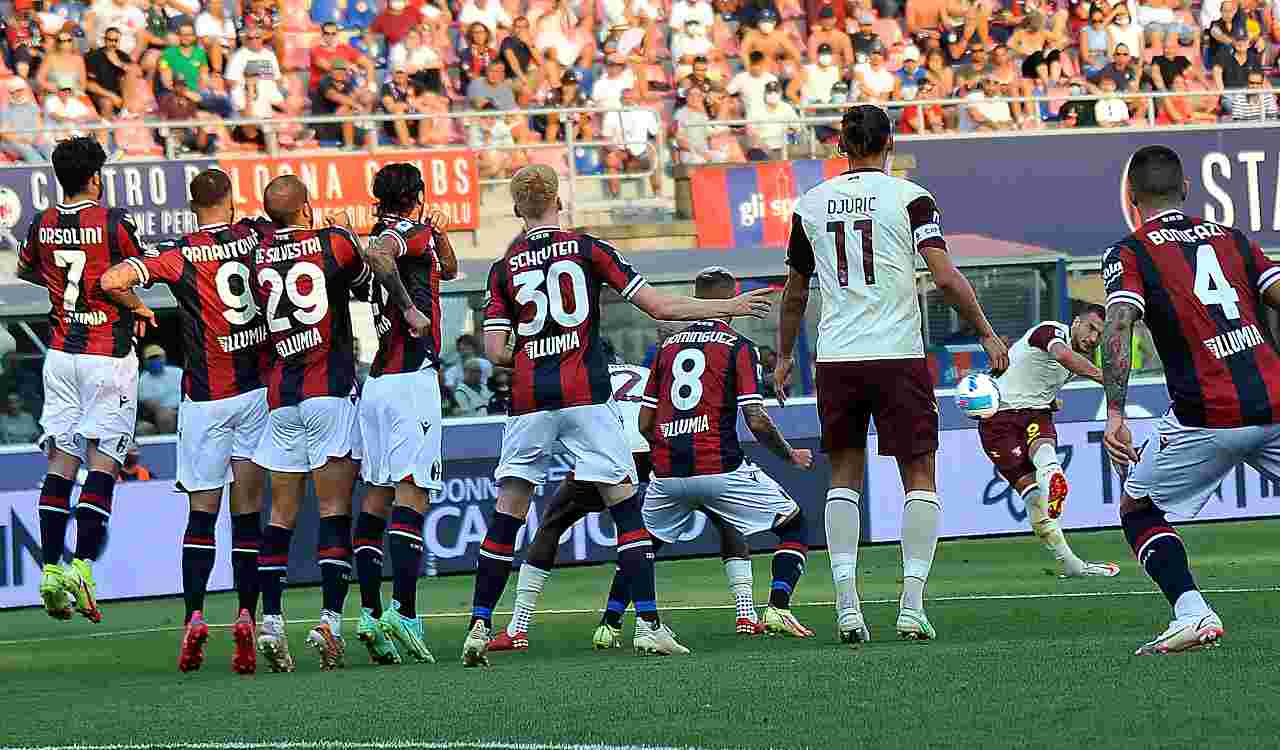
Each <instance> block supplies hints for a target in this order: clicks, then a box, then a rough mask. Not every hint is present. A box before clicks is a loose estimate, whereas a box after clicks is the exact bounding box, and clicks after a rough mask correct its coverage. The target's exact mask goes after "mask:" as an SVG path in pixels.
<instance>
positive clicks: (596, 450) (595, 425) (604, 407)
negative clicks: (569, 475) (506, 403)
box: [494, 400, 637, 485]
mask: <svg viewBox="0 0 1280 750" xmlns="http://www.w3.org/2000/svg"><path fill="white" fill-rule="evenodd" d="M557 441H559V443H560V445H557ZM561 446H563V451H561ZM561 452H563V453H567V454H568V455H570V456H572V457H573V464H574V468H573V473H574V476H576V477H577V478H578V479H579V480H580V481H583V482H600V483H602V484H622V483H624V482H627V481H631V482H636V481H637V476H636V464H635V461H634V460H633V459H632V458H631V444H630V443H629V442H628V440H627V431H626V430H625V429H624V428H623V426H622V412H621V411H620V410H619V409H618V405H617V404H615V403H614V402H613V401H612V400H610V401H609V402H608V403H604V404H590V405H588V406H571V407H569V408H567V409H552V410H549V411H539V412H534V413H532V414H521V415H519V416H516V417H508V418H507V424H506V427H504V428H503V430H502V458H501V459H500V460H499V461H498V470H497V471H495V472H494V478H496V479H497V480H498V481H499V482H501V481H502V480H504V479H508V478H512V477H514V478H517V479H523V480H525V481H526V482H529V483H531V484H535V485H541V484H542V483H543V481H545V479H546V476H547V469H548V467H549V465H550V462H551V457H552V456H553V455H554V454H556V453H561Z"/></svg>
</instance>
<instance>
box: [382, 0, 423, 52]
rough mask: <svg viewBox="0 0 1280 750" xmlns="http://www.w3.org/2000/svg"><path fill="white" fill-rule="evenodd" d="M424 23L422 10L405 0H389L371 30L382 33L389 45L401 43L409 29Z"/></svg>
mask: <svg viewBox="0 0 1280 750" xmlns="http://www.w3.org/2000/svg"><path fill="white" fill-rule="evenodd" d="M419 23H422V12H421V11H419V10H418V9H417V8H416V7H410V6H409V4H408V3H407V2H405V0H389V2H388V3H387V7H386V10H384V11H382V12H381V13H379V14H378V16H377V17H376V18H374V19H373V25H372V26H370V27H369V30H370V31H372V32H373V33H375V34H381V35H382V36H383V38H384V39H386V40H387V46H388V47H390V46H391V45H393V44H399V43H400V42H401V41H402V40H403V39H404V38H405V36H407V35H408V34H409V29H412V28H413V27H414V26H417V25H418V24H419Z"/></svg>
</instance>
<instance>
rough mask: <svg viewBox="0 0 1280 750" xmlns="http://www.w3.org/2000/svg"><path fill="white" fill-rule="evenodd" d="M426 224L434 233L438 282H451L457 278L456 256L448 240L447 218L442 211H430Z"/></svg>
mask: <svg viewBox="0 0 1280 750" xmlns="http://www.w3.org/2000/svg"><path fill="white" fill-rule="evenodd" d="M427 223H429V224H430V225H431V228H432V229H433V230H434V231H435V235H436V258H438V259H439V261H440V280H441V281H452V280H454V279H456V278H458V256H457V254H456V253H454V251H453V243H452V242H451V241H450V240H449V217H448V216H446V215H445V213H444V212H443V211H432V212H431V213H430V214H428V215H427Z"/></svg>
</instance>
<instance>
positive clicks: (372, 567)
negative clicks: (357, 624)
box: [351, 513, 387, 617]
mask: <svg viewBox="0 0 1280 750" xmlns="http://www.w3.org/2000/svg"><path fill="white" fill-rule="evenodd" d="M386 528H387V519H385V518H380V517H378V516H375V515H373V514H372V513H361V514H360V515H359V517H357V518H356V528H355V532H354V533H353V535H352V539H351V546H352V547H354V548H355V553H356V577H357V578H358V579H359V580H360V606H361V607H363V608H364V609H367V610H370V611H371V612H372V613H373V616H374V617H380V616H381V615H382V532H383V531H385V530H386Z"/></svg>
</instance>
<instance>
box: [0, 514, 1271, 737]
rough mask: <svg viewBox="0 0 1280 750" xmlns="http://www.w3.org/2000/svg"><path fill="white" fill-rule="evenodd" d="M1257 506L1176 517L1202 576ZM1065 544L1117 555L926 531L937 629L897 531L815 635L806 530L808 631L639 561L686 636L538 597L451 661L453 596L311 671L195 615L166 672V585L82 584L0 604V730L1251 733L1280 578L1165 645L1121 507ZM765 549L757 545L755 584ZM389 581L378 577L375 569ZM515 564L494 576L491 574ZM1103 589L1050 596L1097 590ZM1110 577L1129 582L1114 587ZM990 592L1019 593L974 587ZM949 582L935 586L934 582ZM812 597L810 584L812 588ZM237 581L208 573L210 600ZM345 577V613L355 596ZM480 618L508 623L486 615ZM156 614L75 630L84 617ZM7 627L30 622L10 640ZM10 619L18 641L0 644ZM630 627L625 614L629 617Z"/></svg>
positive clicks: (567, 577)
mask: <svg viewBox="0 0 1280 750" xmlns="http://www.w3.org/2000/svg"><path fill="white" fill-rule="evenodd" d="M1275 534H1276V527H1275V524H1274V522H1252V523H1238V524H1212V525H1200V526H1193V527H1187V528H1185V529H1184V536H1185V538H1186V540H1187V544H1188V547H1189V549H1190V550H1191V553H1192V555H1193V561H1194V564H1195V566H1196V572H1197V575H1198V578H1199V583H1200V585H1201V587H1202V588H1204V589H1206V590H1213V589H1227V588H1232V589H1273V587H1275V586H1276V579H1275V572H1276V570H1277V565H1278V564H1280V548H1277V545H1276V544H1275V541H1274V540H1275ZM1071 540H1072V542H1073V543H1074V545H1075V547H1076V549H1077V551H1078V552H1079V553H1080V554H1081V555H1082V556H1084V557H1087V558H1090V559H1097V560H1114V561H1117V562H1120V563H1121V565H1122V566H1123V572H1122V573H1121V575H1120V576H1119V577H1117V578H1114V579H1109V580H1102V579H1090V580H1086V581H1070V582H1067V581H1059V580H1057V579H1055V578H1054V577H1053V576H1051V575H1049V574H1048V573H1047V571H1046V567H1047V566H1046V563H1045V561H1046V557H1045V554H1044V553H1043V551H1042V550H1041V549H1040V547H1039V545H1038V544H1037V543H1036V542H1034V541H1033V540H1031V539H1029V538H1019V539H1000V540H981V541H963V542H947V543H944V544H943V545H942V547H941V549H940V550H939V553H938V560H937V562H936V563H935V565H934V569H933V575H932V579H931V580H930V582H929V592H928V594H929V597H930V599H932V601H931V602H930V603H929V605H928V610H929V614H930V618H931V619H932V621H933V623H934V625H935V626H936V627H937V629H938V633H939V640H937V641H936V642H932V643H924V644H918V643H905V642H899V641H896V640H894V639H893V619H894V615H895V612H896V609H895V605H894V604H893V602H894V600H895V599H896V597H897V594H898V586H899V579H900V566H899V562H898V551H897V548H896V547H872V548H866V549H864V550H863V553H862V555H861V560H860V564H859V570H858V578H859V582H860V589H861V592H862V596H863V599H864V600H865V601H867V602H868V603H867V604H866V607H865V611H866V614H867V616H868V618H869V621H870V625H871V627H872V635H873V638H874V639H875V640H874V641H873V642H872V643H870V644H868V645H865V646H863V647H862V648H860V649H858V650H850V649H848V648H845V647H841V646H839V645H838V644H837V643H835V639H834V637H833V633H832V619H833V616H832V610H831V608H830V606H829V605H827V604H825V602H827V601H829V600H830V599H831V584H830V580H831V579H830V575H829V569H828V567H827V560H826V557H825V555H824V554H821V553H815V554H813V555H812V556H811V557H810V562H809V567H808V574H807V575H806V576H805V578H804V579H803V580H802V582H801V586H800V589H799V591H798V592H797V595H798V599H797V602H798V603H797V606H796V608H795V611H796V613H797V614H798V615H799V616H800V618H801V619H802V621H804V622H806V623H807V624H809V625H810V626H811V627H813V628H814V629H815V630H816V631H817V632H818V637H817V638H815V639H812V640H809V641H804V642H801V641H795V640H785V639H780V638H754V639H743V638H739V637H736V636H734V635H733V630H732V623H733V611H732V609H688V610H679V609H674V608H675V607H699V606H724V605H727V604H729V603H730V602H729V597H728V594H727V589H726V586H725V582H724V576H723V574H722V571H721V569H720V565H719V563H718V561H715V560H693V561H682V562H667V563H662V564H660V565H659V566H658V579H659V580H658V583H659V598H660V600H661V602H662V604H663V605H664V606H666V607H671V608H673V609H671V610H669V611H668V613H667V618H668V620H669V622H670V623H671V624H672V625H673V627H674V628H675V629H676V631H677V632H678V633H679V635H680V638H681V640H682V641H683V642H684V643H685V644H686V645H688V646H689V647H690V648H692V649H693V651H694V653H693V655H692V656H690V657H685V658H671V659H642V658H640V657H636V656H634V655H632V654H631V653H630V652H629V651H628V650H625V649H624V650H618V651H613V652H609V653H596V652H593V651H591V650H590V638H591V632H592V629H593V627H594V625H595V622H596V619H597V617H596V615H595V614H558V615H549V614H541V615H539V616H538V617H537V618H536V620H535V623H534V627H533V629H532V632H531V638H532V648H531V650H530V651H529V652H527V653H523V654H495V655H494V656H493V667H492V668H491V669H487V670H464V669H463V668H462V666H461V665H460V664H459V662H458V653H459V650H460V647H461V640H462V635H463V630H464V627H465V624H466V619H465V617H440V618H433V619H431V620H429V621H428V624H427V640H428V645H429V646H430V647H431V648H432V650H433V651H434V653H435V655H436V657H437V658H438V659H439V663H438V664H435V665H420V666H419V665H412V666H410V665H406V666H400V667H373V666H371V665H369V664H368V661H367V656H366V654H365V653H364V651H363V649H362V648H360V647H359V644H358V643H356V642H355V641H354V637H353V636H354V632H355V627H354V623H351V624H349V625H348V626H347V629H346V631H345V632H346V634H347V636H348V638H350V639H351V640H352V646H353V648H352V649H351V650H350V651H349V652H348V656H349V658H348V661H349V662H350V665H349V666H348V668H347V669H346V670H345V671H342V672H338V673H326V674H322V673H321V672H320V671H319V669H318V666H317V663H316V660H315V658H314V656H313V655H312V654H310V653H307V652H306V650H305V648H304V646H303V642H302V641H303V638H304V635H305V630H306V627H307V626H306V625H305V624H303V623H301V622H299V624H298V625H296V626H294V627H292V628H291V630H290V638H291V645H292V647H293V651H294V656H295V658H297V660H298V664H299V668H298V672H297V673H295V674H291V675H273V674H267V673H260V674H258V675H256V676H254V677H249V678H242V677H239V676H237V675H234V674H231V673H230V669H229V659H230V645H231V644H230V637H229V635H230V634H229V631H227V630H225V629H217V630H215V631H214V633H213V637H212V638H211V642H210V645H209V649H208V660H207V661H206V664H205V667H204V670H203V671H201V672H199V673H197V674H192V675H180V674H178V673H177V671H176V666H175V663H176V656H177V644H178V638H179V633H178V632H177V631H176V630H175V628H176V627H177V626H178V625H179V624H180V621H181V615H182V612H181V610H182V607H181V602H180V601H178V600H164V601H147V602H133V603H123V604H114V605H112V604H107V605H105V607H104V608H105V619H104V621H103V622H102V623H101V624H100V625H97V626H93V625H90V624H88V623H86V622H84V621H83V620H77V621H74V622H72V623H55V622H53V621H51V620H49V619H48V618H47V617H45V615H44V614H43V613H42V612H41V611H39V610H21V611H13V612H4V613H0V707H2V708H0V747H3V746H32V745H69V744H76V743H83V744H93V745H100V744H114V743H157V744H164V743H172V742H207V741H212V742H218V741H265V742H284V741H319V742H324V741H361V742H368V741H395V740H407V741H416V742H428V741H462V740H491V741H501V742H530V743H601V744H606V745H690V746H696V747H701V748H739V747H742V748H763V747H777V748H799V747H814V748H819V747H821V748H847V747H855V746H857V747H876V748H896V747H903V748H932V747H965V748H983V749H984V750H997V749H1000V748H1022V747H1027V748H1031V747H1037V748H1038V747H1044V748H1050V747H1052V748H1075V747H1085V746H1088V747H1089V748H1090V749H1091V750H1098V749H1099V748H1111V747H1116V748H1121V747H1123V748H1126V750H1129V749H1131V748H1134V747H1139V748H1141V747H1153V748H1154V747H1159V748H1181V747H1188V748H1190V747H1196V748H1202V747H1205V746H1211V745H1214V744H1225V745H1227V746H1229V747H1231V748H1254V747H1257V748H1262V747H1269V748H1274V747H1276V745H1277V742H1278V741H1277V739H1276V738H1277V736H1280V714H1278V713H1277V712H1276V711H1275V707H1274V706H1275V697H1276V694H1277V689H1278V688H1280V679H1278V678H1277V676H1276V644H1277V642H1278V638H1277V636H1280V593H1277V592H1276V591H1274V590H1264V591H1247V592H1236V593H1211V594H1209V595H1208V598H1209V599H1210V601H1211V602H1212V603H1213V604H1214V605H1215V607H1216V608H1217V609H1218V611H1219V612H1220V613H1221V614H1222V617H1223V620H1224V621H1225V623H1226V626H1227V629H1228V636H1227V639H1226V641H1225V644H1224V645H1223V646H1222V647H1221V648H1217V649H1213V650H1206V651H1202V652H1199V653H1194V654H1186V655H1180V656H1171V657H1162V658H1153V657H1147V658H1138V657H1135V656H1133V655H1132V654H1133V649H1134V647H1135V646H1137V645H1138V644H1139V643H1141V642H1142V641H1144V640H1146V639H1148V638H1149V637H1151V636H1152V635H1154V634H1155V633H1156V632H1158V631H1159V630H1161V629H1163V627H1164V625H1165V624H1166V620H1167V617H1168V609H1167V606H1166V604H1165V602H1164V599H1163V598H1162V597H1161V596H1160V595H1159V594H1158V593H1155V590H1154V588H1153V586H1152V585H1151V583H1150V582H1149V581H1148V580H1147V579H1146V578H1145V577H1144V576H1143V575H1141V571H1139V570H1138V568H1137V566H1136V564H1135V563H1134V562H1133V559H1132V557H1131V556H1130V555H1129V552H1128V549H1127V547H1126V546H1125V544H1124V541H1123V538H1122V537H1121V535H1120V533H1119V532H1118V531H1107V532H1095V533H1089V534H1076V535H1074V536H1073V537H1072V538H1071ZM768 570H769V558H768V557H767V556H759V557H757V558H756V560H755V578H756V590H757V592H758V596H760V597H763V596H764V594H765V591H766V590H767V586H768V580H769V572H768ZM611 572H612V568H611V567H592V568H575V569H568V570H561V571H558V572H557V573H556V574H555V575H554V576H553V577H552V579H551V581H550V582H549V584H548V589H547V592H546V594H545V595H544V597H543V601H542V606H543V608H544V609H546V610H573V609H593V608H595V607H598V606H600V603H601V602H602V600H603V598H604V595H605V592H606V591H607V588H608V583H609V575H610V573H611ZM388 588H389V587H388ZM513 588H514V579H513V581H512V584H511V585H509V586H508V598H507V599H506V600H505V601H504V606H506V605H507V604H509V601H510V592H511V591H512V589H513ZM1105 592H1112V593H1115V594H1120V595H1113V596H1102V595H1098V596H1087V595H1086V596H1076V597H1062V596H1057V597H1055V596H1053V595H1061V594H1067V593H1082V594H1088V593H1099V594H1101V593H1105ZM1123 592H1139V593H1128V594H1125V593H1123ZM996 594H1014V595H1033V596H1036V595H1044V596H1042V597H1039V598H1006V599H977V598H964V597H980V596H988V595H996ZM948 597H958V598H954V599H948ZM470 598H471V579H470V578H469V577H452V578H445V579H434V580H428V581H425V582H424V583H423V585H422V591H421V593H420V595H419V601H420V606H421V607H423V608H425V609H426V610H427V611H429V612H462V611H465V610H467V609H468V608H469V606H470ZM813 602H824V604H822V605H816V606H815V605H813V604H812V603H813ZM233 606H234V598H233V597H232V596H230V595H217V596H214V597H211V600H210V602H209V604H208V606H207V608H206V612H207V614H208V617H209V619H210V620H211V621H213V622H219V623H226V622H229V621H230V620H231V617H232V611H231V610H232V607H233ZM357 606H358V599H357V597H356V591H355V589H354V586H353V590H352V593H351V596H350V598H349V599H348V615H349V616H350V615H351V614H353V613H355V612H356V611H357ZM286 607H287V608H288V610H289V611H290V612H291V613H292V614H293V616H295V617H297V618H300V619H301V618H311V617H315V616H316V614H317V612H318V607H319V592H318V590H316V589H306V590H297V591H293V592H290V593H289V594H288V595H287V598H286ZM498 622H499V623H500V624H505V622H506V618H505V617H499V618H498ZM155 628H166V630H163V631H159V632H142V633H135V634H118V635H107V636H106V637H89V636H90V635H92V634H95V633H106V634H110V633H116V632H119V631H130V630H142V629H155ZM27 639H49V640H43V641H39V642H22V641H27ZM15 641H18V643H15ZM629 641H630V632H629V627H628V632H627V642H628V643H629Z"/></svg>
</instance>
